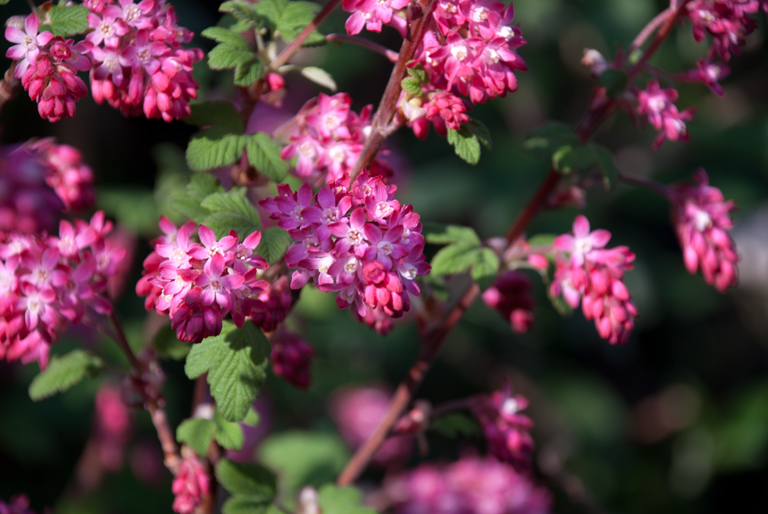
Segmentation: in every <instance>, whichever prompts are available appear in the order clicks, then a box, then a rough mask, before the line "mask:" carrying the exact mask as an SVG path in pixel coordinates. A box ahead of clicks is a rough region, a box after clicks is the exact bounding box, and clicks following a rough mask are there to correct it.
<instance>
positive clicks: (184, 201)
mask: <svg viewBox="0 0 768 514" xmlns="http://www.w3.org/2000/svg"><path fill="white" fill-rule="evenodd" d="M171 208H172V209H173V210H174V211H176V212H178V213H179V214H181V215H182V216H184V217H186V218H189V219H191V220H193V221H194V222H195V223H201V222H202V221H203V220H204V219H205V218H207V217H208V216H209V215H210V214H211V213H210V211H208V209H203V208H202V207H200V201H199V200H195V199H194V198H192V197H190V196H187V195H179V196H174V197H173V198H171Z"/></svg>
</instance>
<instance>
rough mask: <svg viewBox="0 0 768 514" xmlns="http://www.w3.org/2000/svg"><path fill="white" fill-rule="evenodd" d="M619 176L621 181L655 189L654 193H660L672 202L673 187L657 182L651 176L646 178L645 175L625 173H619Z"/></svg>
mask: <svg viewBox="0 0 768 514" xmlns="http://www.w3.org/2000/svg"><path fill="white" fill-rule="evenodd" d="M617 178H618V179H619V180H620V181H622V182H626V183H628V184H634V185H637V186H642V187H644V188H646V189H649V190H651V191H653V192H654V193H658V194H660V195H661V196H663V197H664V198H666V199H667V200H669V201H670V202H671V201H672V196H673V193H672V189H670V188H669V187H667V186H665V185H664V184H661V183H659V182H656V181H655V180H651V179H649V178H644V177H638V176H636V175H627V174H625V173H619V174H618V175H617Z"/></svg>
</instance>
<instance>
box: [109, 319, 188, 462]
mask: <svg viewBox="0 0 768 514" xmlns="http://www.w3.org/2000/svg"><path fill="white" fill-rule="evenodd" d="M109 321H110V322H111V323H112V327H113V328H114V330H115V342H116V343H117V346H118V347H119V348H120V350H121V351H122V352H123V353H124V354H125V356H126V357H127V358H128V362H129V363H130V365H131V372H132V374H133V377H134V378H135V379H137V380H138V381H142V380H143V378H142V375H143V374H144V372H145V371H146V370H145V367H144V366H143V365H142V364H141V362H140V361H139V359H138V358H137V357H136V354H135V353H134V352H133V349H132V348H131V345H130V344H129V343H128V339H127V338H126V337H125V331H124V330H123V325H122V323H120V319H119V318H118V317H117V314H116V313H115V311H114V309H113V310H112V313H111V314H110V315H109ZM141 392H142V395H143V396H144V408H145V409H147V411H148V412H149V416H150V418H152V424H153V425H155V430H157V437H158V438H159V439H160V445H161V446H162V448H163V453H164V455H165V461H164V462H165V466H166V467H167V468H168V469H169V470H170V471H171V473H173V474H174V475H175V474H176V472H177V470H178V468H179V463H180V461H181V458H180V457H179V447H178V446H177V445H176V437H175V436H174V433H173V430H172V429H171V426H170V424H169V423H168V417H167V416H166V415H165V409H163V408H162V407H161V406H160V402H159V401H158V399H157V398H152V397H150V396H147V395H144V394H143V393H144V392H143V390H142V391H141Z"/></svg>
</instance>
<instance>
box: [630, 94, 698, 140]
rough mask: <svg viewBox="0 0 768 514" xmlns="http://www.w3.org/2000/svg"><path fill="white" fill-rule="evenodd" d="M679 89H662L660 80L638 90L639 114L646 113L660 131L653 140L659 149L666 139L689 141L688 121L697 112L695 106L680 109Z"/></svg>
mask: <svg viewBox="0 0 768 514" xmlns="http://www.w3.org/2000/svg"><path fill="white" fill-rule="evenodd" d="M677 96H678V95H677V91H675V90H674V89H672V88H667V89H661V86H660V85H659V83H658V81H656V80H651V81H650V82H648V85H647V86H646V89H645V90H642V91H638V93H637V99H638V101H639V105H638V107H637V112H638V114H641V115H644V116H646V117H647V118H648V121H649V122H650V123H651V125H653V127H654V128H655V129H656V130H658V131H659V135H658V136H657V137H656V140H655V141H654V142H653V149H654V150H655V149H657V148H658V147H660V146H661V144H662V143H663V142H664V141H665V140H669V141H688V139H690V137H689V135H688V129H687V127H686V125H685V122H686V121H690V120H691V119H692V118H693V115H694V114H695V113H696V108H695V107H689V108H687V109H684V110H683V111H678V110H677V107H676V106H675V104H674V102H676V101H677Z"/></svg>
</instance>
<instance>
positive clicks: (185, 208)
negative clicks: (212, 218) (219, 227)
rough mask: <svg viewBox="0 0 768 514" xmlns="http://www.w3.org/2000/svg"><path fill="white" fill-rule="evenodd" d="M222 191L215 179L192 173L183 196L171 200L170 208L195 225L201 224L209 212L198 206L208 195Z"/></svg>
mask: <svg viewBox="0 0 768 514" xmlns="http://www.w3.org/2000/svg"><path fill="white" fill-rule="evenodd" d="M218 191H222V192H223V191H224V189H223V188H222V187H221V184H219V181H218V180H216V177H214V176H213V175H210V174H208V173H193V174H192V178H191V179H190V181H189V184H187V191H186V194H184V195H177V196H174V197H172V198H171V208H173V210H175V211H176V212H178V213H179V214H181V215H182V216H185V217H187V218H189V219H191V220H194V221H195V222H196V223H201V222H202V221H203V220H204V219H205V218H206V217H208V215H210V214H211V211H209V210H208V209H206V208H204V207H203V206H201V205H200V203H201V202H202V201H203V198H205V197H206V196H208V195H211V194H213V193H216V192H218Z"/></svg>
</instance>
